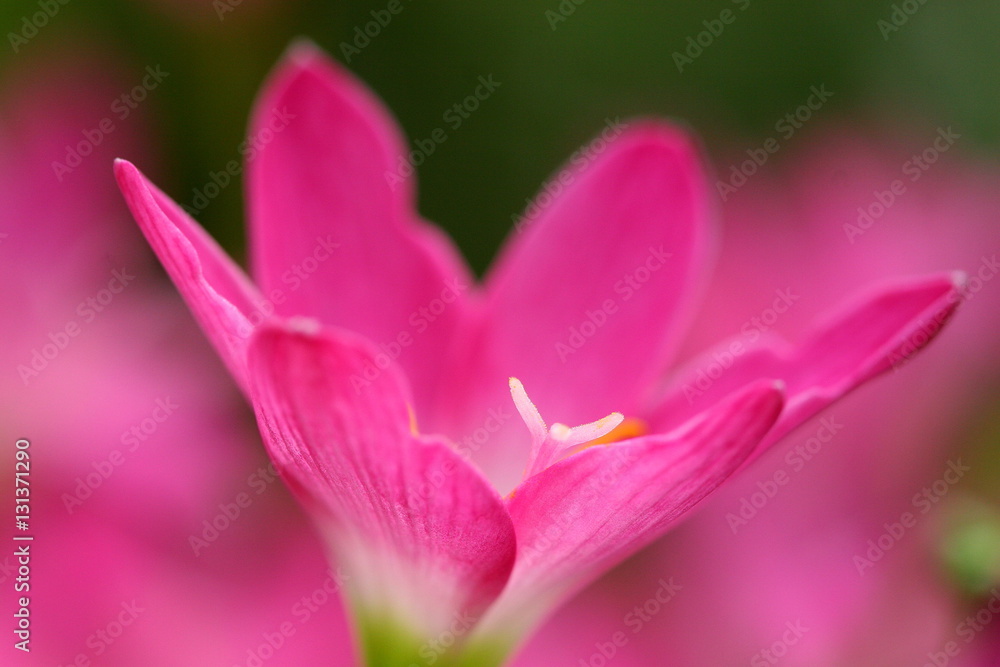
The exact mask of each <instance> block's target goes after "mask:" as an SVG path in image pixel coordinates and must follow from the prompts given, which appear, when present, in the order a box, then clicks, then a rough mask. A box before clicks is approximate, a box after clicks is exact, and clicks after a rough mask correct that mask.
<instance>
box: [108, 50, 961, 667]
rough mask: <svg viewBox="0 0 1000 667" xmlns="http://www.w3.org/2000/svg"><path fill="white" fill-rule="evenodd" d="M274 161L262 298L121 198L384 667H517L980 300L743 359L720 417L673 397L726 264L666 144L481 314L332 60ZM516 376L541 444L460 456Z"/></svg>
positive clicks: (267, 128) (288, 123) (499, 428)
mask: <svg viewBox="0 0 1000 667" xmlns="http://www.w3.org/2000/svg"><path fill="white" fill-rule="evenodd" d="M276 119H280V120H278V122H277V123H276ZM251 133H252V136H254V137H257V138H263V137H265V136H266V137H267V141H266V142H263V141H262V144H263V145H262V146H261V147H260V150H259V151H258V153H257V155H256V157H255V159H254V160H252V161H250V163H249V164H248V191H249V210H250V236H251V241H252V258H253V266H254V269H255V276H256V282H251V281H250V279H249V278H247V277H246V275H245V274H244V273H243V272H242V271H241V270H240V269H239V267H238V266H237V265H236V264H235V263H234V262H232V260H230V259H229V258H228V257H226V256H225V254H224V253H222V251H221V250H220V249H219V247H218V246H217V245H216V244H215V243H214V242H213V241H212V239H211V238H210V237H209V236H208V235H207V234H206V233H205V232H204V231H203V230H202V229H201V228H200V227H198V225H197V223H195V222H194V221H193V220H192V219H191V218H189V217H188V216H187V215H186V214H185V213H184V211H183V210H182V209H181V207H180V206H178V205H177V204H175V203H174V202H172V201H171V200H170V199H169V198H168V197H167V196H166V195H164V194H163V193H162V192H161V191H159V190H158V189H157V188H156V187H155V186H153V185H152V184H150V183H149V182H148V181H147V180H146V179H145V177H143V176H142V175H141V174H140V173H139V172H138V170H136V169H135V167H133V166H132V165H131V164H129V163H127V162H124V161H119V162H118V163H117V164H116V173H117V176H118V180H119V184H120V186H121V188H122V191H123V193H124V194H125V197H126V200H127V201H128V203H129V205H130V207H131V209H132V211H133V214H134V215H135V217H136V219H137V221H138V222H139V225H140V227H141V228H142V230H143V232H144V233H145V234H146V236H147V239H148V240H149V241H150V244H151V245H152V247H153V248H154V250H155V251H156V252H157V254H158V255H159V256H160V259H161V261H162V262H163V263H164V265H165V266H166V268H167V270H168V272H169V273H170V275H171V277H172V278H173V279H174V281H175V282H176V284H177V286H178V288H179V289H180V291H181V292H182V294H183V295H184V296H185V298H186V299H187V301H188V304H189V306H190V307H191V308H192V310H193V311H194V313H195V315H196V317H197V318H198V319H199V321H200V323H201V324H202V326H203V328H204V329H205V331H206V333H207V334H208V336H209V338H210V339H211V340H212V342H213V343H214V344H215V346H216V349H217V350H218V351H219V353H220V354H221V356H222V357H223V359H224V360H225V362H226V363H227V365H228V367H229V369H230V371H231V373H232V374H233V376H234V377H235V378H236V380H237V382H238V383H239V384H240V386H241V387H242V388H243V390H244V391H245V393H246V394H247V395H248V397H249V398H250V400H251V401H252V402H253V404H254V407H255V410H256V412H257V417H258V423H259V425H260V428H261V431H262V433H263V435H264V439H265V444H266V445H267V447H268V450H269V452H270V454H271V456H272V457H273V459H274V460H275V461H276V462H277V464H278V465H279V466H280V468H281V470H282V472H283V474H284V476H285V478H286V480H287V481H288V482H289V484H290V485H291V486H292V488H293V490H294V491H295V492H296V493H297V495H298V496H299V498H300V499H301V501H302V502H303V503H304V504H305V506H306V507H307V508H308V509H309V510H310V512H311V513H312V515H313V517H314V519H315V521H316V523H317V525H318V526H319V529H320V532H321V533H322V536H323V538H324V539H325V540H326V542H327V543H328V544H329V546H330V549H331V550H332V552H333V554H334V556H335V560H336V561H337V562H338V563H340V564H341V565H342V566H343V568H344V571H345V572H346V573H347V574H348V575H349V580H348V586H347V592H348V595H349V597H350V599H351V601H352V602H353V604H354V613H355V615H356V618H357V622H358V623H359V626H360V631H361V641H362V645H363V647H364V651H365V652H366V654H367V657H368V659H369V660H372V661H373V664H374V663H377V664H383V662H386V661H387V662H406V661H407V660H415V659H419V658H425V657H426V656H425V651H428V650H431V652H435V657H436V658H437V657H441V654H442V653H444V652H447V653H449V654H456V653H461V654H462V655H461V657H460V658H458V659H459V660H464V661H467V663H468V664H480V665H487V664H499V662H500V661H501V660H502V659H503V656H504V655H505V654H506V653H507V652H508V651H509V650H510V649H511V648H512V646H513V645H516V644H517V643H518V642H519V641H520V640H521V638H522V637H523V636H524V635H525V634H526V633H527V632H529V631H530V630H531V629H532V627H533V626H534V625H535V624H536V623H537V622H538V621H539V620H540V619H541V618H543V617H544V616H546V615H547V614H548V613H549V612H550V611H551V610H552V609H553V608H554V607H555V606H556V605H557V604H558V603H560V602H561V601H562V600H563V599H565V598H566V596H567V595H569V594H570V593H572V592H573V591H575V590H577V589H578V588H579V587H581V586H582V585H583V584H585V583H586V582H587V581H589V580H591V579H592V578H593V577H595V576H597V575H598V574H600V573H601V572H602V571H604V570H605V569H607V568H608V567H610V566H612V565H613V564H615V563H617V562H619V561H621V560H622V559H623V558H625V557H626V556H627V555H629V554H630V553H633V552H634V551H636V550H637V549H639V548H640V547H642V546H643V545H645V544H647V543H649V542H650V541H651V540H652V539H654V538H655V537H657V536H658V535H659V534H661V533H663V532H664V531H665V530H667V529H668V528H669V527H670V526H671V525H673V524H674V523H675V522H676V521H677V520H678V519H679V518H680V517H681V516H683V515H684V514H685V513H686V512H687V511H688V510H689V509H690V508H691V507H692V506H693V505H695V504H696V503H698V502H699V501H700V500H701V499H702V498H703V497H705V496H706V495H707V494H708V493H710V492H711V491H712V490H714V489H715V488H716V487H717V486H718V485H719V484H720V483H721V482H722V481H724V480H725V479H726V478H727V477H728V476H729V475H730V474H732V473H733V472H735V471H736V470H737V469H738V468H740V467H741V466H742V465H744V464H745V463H746V462H747V461H749V460H750V459H751V458H754V457H755V456H757V455H758V454H759V453H761V452H762V451H763V450H764V449H765V448H766V447H768V446H770V445H771V444H773V443H774V442H775V441H776V440H777V439H778V438H780V437H781V436H782V435H784V434H786V433H787V432H789V431H790V430H792V429H793V428H794V427H795V426H797V425H798V424H800V423H802V422H803V421H804V420H806V419H808V418H809V417H811V416H812V415H814V414H816V413H817V412H818V411H819V410H821V409H823V408H824V407H826V406H828V405H829V404H830V403H832V402H833V401H835V400H836V399H838V398H839V397H841V396H842V395H844V394H845V393H847V392H849V391H850V390H852V389H854V388H855V387H856V386H858V385H859V384H861V383H863V382H865V381H867V380H868V379H870V378H872V377H874V376H876V375H878V374H879V373H882V372H885V371H887V370H890V369H891V368H892V367H893V364H894V363H896V362H897V361H898V360H899V359H901V358H903V357H904V356H905V357H907V358H908V357H909V356H910V355H911V354H912V353H913V352H915V351H917V350H918V349H920V348H922V347H923V346H924V345H925V344H926V343H927V342H928V341H929V340H930V339H931V338H933V337H934V336H935V335H936V334H937V332H938V331H939V330H940V328H941V326H942V325H943V324H944V323H945V321H946V320H947V319H949V317H950V315H951V314H952V312H953V311H954V308H955V306H956V304H957V303H958V301H959V300H960V298H961V297H960V293H959V287H958V285H957V284H956V283H957V280H956V276H954V275H952V274H949V273H945V274H937V275H934V276H931V277H926V278H917V279H907V280H897V281H894V282H892V283H890V284H887V285H884V286H882V287H879V288H876V289H872V288H869V289H868V291H867V293H866V294H865V295H864V296H862V297H861V298H859V299H858V300H857V301H856V302H855V303H854V304H852V305H850V306H848V307H844V308H842V309H841V310H840V311H838V312H837V313H836V314H834V315H832V316H827V317H826V319H825V320H823V321H822V323H821V324H818V325H816V326H814V327H812V328H811V329H810V330H809V331H808V332H807V333H806V334H805V335H803V336H802V337H801V338H800V340H801V342H800V343H799V344H797V345H793V344H790V343H786V342H783V341H781V340H779V339H777V338H770V339H768V340H766V341H764V340H762V341H760V342H759V344H756V345H753V346H748V349H747V351H746V352H745V354H744V353H739V354H736V353H735V352H734V351H733V348H731V347H728V348H727V350H728V353H729V354H730V356H732V357H733V361H732V362H731V363H729V364H728V366H729V368H728V369H727V371H726V373H724V374H723V375H722V376H721V377H713V378H712V381H711V382H708V383H707V385H708V386H705V383H697V385H696V387H697V389H696V393H695V395H692V393H691V391H689V389H690V386H692V385H691V383H694V382H695V380H694V379H685V376H684V375H683V374H682V375H681V379H680V381H678V382H677V383H676V384H675V385H673V386H671V387H668V388H667V389H662V388H658V380H659V378H660V376H661V374H662V373H663V371H664V369H665V368H666V365H667V363H668V361H669V357H670V355H671V353H672V352H673V351H674V349H675V347H676V343H677V341H678V338H679V336H680V334H681V333H682V331H683V325H684V324H685V323H686V321H687V314H688V312H689V310H690V307H691V304H692V301H693V297H694V295H695V293H696V292H697V290H698V286H699V283H700V280H699V279H700V277H701V275H702V273H703V268H704V265H705V257H704V254H705V251H706V246H707V245H708V244H707V237H708V236H709V229H708V222H709V221H708V217H709V216H708V210H709V208H710V207H709V206H708V205H707V200H708V196H707V193H706V191H707V189H706V185H705V183H704V182H703V180H702V176H701V172H700V168H699V163H698V159H697V155H696V151H695V149H694V148H693V146H692V145H691V142H690V140H689V139H688V138H687V137H685V136H684V135H683V134H682V133H680V132H679V131H678V130H676V129H674V128H672V127H670V126H666V125H664V124H662V123H658V122H654V121H643V122H639V123H635V124H634V125H633V126H631V127H627V128H625V129H624V130H622V132H621V136H620V137H618V138H617V139H615V140H614V141H613V142H610V144H605V145H604V146H603V148H602V149H601V150H597V145H596V144H595V146H594V147H593V149H594V152H595V153H599V154H600V157H599V158H598V159H597V160H595V161H594V163H593V164H590V165H584V166H579V165H577V166H575V167H573V168H571V169H570V170H568V171H567V172H564V173H565V174H569V177H568V178H567V182H571V185H569V186H568V187H567V188H566V190H565V192H564V193H563V194H562V195H561V196H560V197H558V198H556V200H555V202H554V203H552V204H551V205H550V206H548V207H547V208H544V210H542V211H541V213H540V215H538V216H537V218H536V219H534V220H532V221H531V224H530V226H528V227H527V228H526V229H525V230H523V233H522V234H519V235H516V236H514V237H513V238H512V239H511V241H510V243H509V244H508V246H507V247H506V248H505V249H504V251H503V252H502V254H501V257H500V259H499V260H498V262H497V264H496V266H495V267H494V268H493V270H492V271H491V272H490V274H489V275H488V277H487V279H486V281H485V285H484V286H482V287H480V286H477V285H475V284H474V281H473V279H472V278H471V276H470V274H469V271H468V270H467V269H466V267H465V266H464V264H463V263H462V261H461V259H460V257H459V256H458V254H457V253H456V252H455V251H454V250H453V248H452V247H451V245H450V244H449V243H448V241H447V239H445V238H444V237H443V236H442V235H441V234H440V233H439V232H438V231H436V230H435V229H434V228H433V227H430V226H429V225H427V224H425V223H424V222H423V221H421V220H420V219H419V218H418V216H417V215H416V213H415V212H414V208H413V197H414V193H413V188H412V181H411V180H410V179H407V178H405V177H404V176H402V175H401V174H402V173H403V170H401V169H400V167H399V165H400V164H402V163H404V162H405V160H406V158H405V155H406V151H405V149H404V143H403V142H402V140H401V138H400V137H399V134H398V131H397V130H396V128H395V126H394V125H393V124H392V122H391V120H390V119H389V117H388V114H387V113H386V112H385V111H384V110H383V109H382V108H381V106H380V105H379V103H378V102H377V100H375V99H374V97H373V96H372V95H371V94H370V93H369V92H368V91H367V90H365V89H364V88H363V87H362V86H360V85H359V84H358V83H357V82H356V81H354V80H353V79H351V78H350V77H349V76H348V75H347V74H346V73H345V72H343V71H342V70H341V69H339V68H338V67H337V66H335V65H334V64H333V63H331V62H329V61H327V60H326V59H325V58H324V57H323V56H322V55H320V54H319V53H318V52H317V51H316V50H315V49H313V48H312V47H310V46H297V47H295V48H294V49H293V51H292V52H291V54H290V56H289V57H288V59H287V61H286V62H285V63H284V64H283V65H282V66H281V67H279V69H278V71H277V72H276V73H275V75H274V76H273V78H272V80H271V82H270V83H269V84H268V86H267V87H266V89H265V92H264V93H263V95H262V97H261V100H260V101H259V103H258V105H257V108H256V111H255V113H254V118H253V122H252V129H251ZM303 316H305V317H310V318H317V319H318V320H319V321H320V322H322V325H320V323H319V322H317V321H315V320H311V319H310V320H304V319H302V317H303ZM285 318H292V319H285ZM585 322H589V324H590V326H589V327H588V326H586V324H585ZM727 345H730V343H727ZM737 357H738V358H737ZM394 362H395V363H394ZM696 371H697V368H695V369H694V370H689V371H687V372H688V374H689V378H693V377H694V375H695V374H696ZM509 376H517V377H519V378H522V379H524V380H525V384H526V385H527V386H528V387H529V388H530V389H531V392H532V395H533V396H534V397H535V399H536V402H537V405H538V407H537V408H536V407H535V404H534V403H532V402H531V401H530V400H529V399H528V397H527V394H526V392H525V391H524V385H522V384H521V383H520V382H519V381H515V380H511V381H510V383H509V388H510V390H511V391H512V394H513V398H514V403H515V405H516V407H517V409H518V412H519V413H520V414H521V417H522V418H523V419H524V421H525V423H526V425H527V427H528V432H529V435H530V437H529V438H525V437H524V434H523V430H521V427H519V425H517V423H516V422H517V420H515V419H509V420H507V419H505V420H503V421H504V423H503V424H500V423H495V424H494V425H495V426H496V428H492V427H491V428H490V430H493V431H495V432H494V434H493V436H492V437H491V438H490V439H489V442H488V443H485V442H484V443H479V442H476V443H474V444H475V445H476V446H475V447H471V446H469V447H467V448H466V451H465V452H463V453H460V452H459V451H457V445H456V443H459V442H462V440H463V436H464V435H466V434H468V433H469V432H472V431H474V429H475V428H476V427H477V426H479V425H483V424H486V423H489V420H490V418H491V417H492V419H493V421H494V422H500V421H501V420H500V419H499V418H498V416H497V415H498V414H499V412H498V411H501V410H503V409H504V408H505V407H506V406H507V405H509V404H508V403H506V400H509V399H505V398H504V397H503V396H502V393H501V392H503V391H504V390H505V389H506V388H507V386H508V382H507V381H506V378H507V377H509ZM407 380H409V381H410V382H412V385H413V387H414V388H415V391H414V392H413V393H412V394H411V392H410V388H409V385H408V384H407ZM779 384H780V386H782V387H784V391H781V390H779V389H778V388H777V387H778V385H779ZM613 410H620V411H621V413H622V414H614V413H612V411H613ZM609 413H612V416H611V417H610V418H606V419H603V420H600V421H598V422H591V421H590V420H593V419H594V418H596V417H600V416H601V415H607V414H609ZM542 415H553V416H557V417H560V418H562V419H565V420H567V421H569V423H584V424H585V426H581V427H576V428H569V427H567V426H564V425H563V424H553V425H552V426H551V427H549V426H547V425H546V422H545V421H544V420H543V418H542ZM626 416H627V419H626ZM417 423H419V424H420V425H421V426H422V427H424V432H425V433H435V434H440V435H421V434H420V433H419V432H418V430H417ZM609 442H613V443H614V444H613V446H609V447H599V446H598V447H595V446H590V445H593V444H596V443H604V444H607V443H609ZM463 454H464V455H463ZM467 457H468V458H471V459H472V461H474V462H475V464H476V465H473V463H472V461H469V460H467ZM525 461H528V464H527V470H526V472H525V473H524V477H523V478H522V479H521V480H520V482H518V479H519V477H520V476H519V474H518V471H519V469H521V468H523V467H524V466H525ZM477 466H478V467H477ZM480 469H481V470H482V472H480ZM512 487H513V490H512V491H511V489H512ZM500 491H503V492H507V491H510V493H509V494H508V495H507V496H506V497H504V498H501V496H500ZM456 635H457V637H456ZM445 636H450V637H451V641H450V642H448V643H444V644H443V648H442V647H441V645H442V640H441V639H440V638H441V637H445ZM463 644H464V646H462V645H463ZM452 645H455V646H461V648H458V649H452V650H448V647H451V646H452ZM429 646H432V647H435V648H434V649H433V650H432V649H428V647H429ZM380 661H383V662H380ZM463 664H464V663H463Z"/></svg>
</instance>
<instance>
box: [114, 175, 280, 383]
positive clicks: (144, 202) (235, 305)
mask: <svg viewBox="0 0 1000 667" xmlns="http://www.w3.org/2000/svg"><path fill="white" fill-rule="evenodd" d="M115 177H116V178H117V179H118V187H119V188H121V191H122V194H124V195H125V200H126V202H127V203H128V206H129V208H130V209H131V210H132V215H133V216H134V217H135V219H136V222H138V223H139V227H140V228H141V229H142V233H143V234H145V235H146V239H147V240H148V241H149V244H150V245H151V246H152V248H153V250H154V251H155V252H156V254H157V256H158V257H159V258H160V261H161V262H162V263H163V266H164V268H166V270H167V273H168V274H170V277H171V278H172V279H173V281H174V283H175V284H176V285H177V289H178V290H179V291H180V293H181V295H183V297H184V299H185V300H186V301H187V304H188V306H189V307H190V308H191V310H192V312H193V313H194V315H195V318H196V319H197V320H198V323H199V324H201V326H202V329H204V331H205V333H206V335H207V336H208V338H209V339H210V340H211V341H212V343H213V344H214V345H215V348H216V350H217V351H218V352H219V354H220V355H221V356H222V359H223V361H225V363H226V366H227V367H228V368H229V371H230V373H232V375H233V377H234V378H235V379H236V381H237V383H238V384H239V385H240V387H241V388H242V389H244V391H245V390H246V382H247V379H246V347H247V341H248V339H249V336H250V333H251V332H252V330H253V327H254V325H256V324H259V323H260V321H261V320H262V319H263V318H264V314H265V313H264V312H263V311H262V310H261V309H260V304H262V303H263V300H262V297H261V294H260V293H259V292H258V291H257V288H256V287H255V286H254V285H253V284H252V283H251V282H250V280H249V279H248V278H247V276H246V274H245V273H243V270H242V269H240V267H239V266H237V265H236V263H235V262H233V260H232V259H230V257H229V256H228V255H226V253H225V252H224V251H223V250H222V249H221V248H220V247H219V245H218V244H217V243H216V242H215V241H214V240H213V239H212V237H211V236H209V235H208V234H207V233H206V232H205V230H204V229H202V228H201V227H200V226H199V225H198V223H197V222H195V221H194V220H192V219H191V218H190V216H188V215H187V213H185V212H184V211H183V210H182V209H181V208H180V207H179V206H178V205H177V204H176V203H174V202H173V201H172V200H171V199H170V198H169V197H167V196H166V195H165V194H163V192H161V191H160V190H159V188H157V187H156V186H155V185H153V184H152V183H150V182H149V180H147V179H146V177H145V176H143V175H142V173H140V172H139V170H138V169H136V168H135V166H133V165H132V164H131V163H129V162H126V161H125V160H116V161H115Z"/></svg>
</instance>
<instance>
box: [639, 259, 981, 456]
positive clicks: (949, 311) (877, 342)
mask: <svg viewBox="0 0 1000 667" xmlns="http://www.w3.org/2000/svg"><path fill="white" fill-rule="evenodd" d="M963 282H964V276H962V275H961V274H947V275H936V276H930V277H923V278H917V279H911V280H907V281H902V282H898V283H896V284H893V285H890V286H885V287H881V288H879V289H876V290H873V291H871V292H870V293H868V294H867V295H864V296H862V297H861V298H859V299H858V300H857V301H856V302H855V303H853V304H850V305H848V306H847V307H846V308H843V309H842V310H840V311H839V312H837V313H835V314H833V315H832V316H830V317H828V318H826V321H825V323H822V324H819V325H817V326H816V327H815V328H814V330H813V332H812V333H811V334H810V335H808V336H806V338H805V340H804V341H803V342H802V343H800V344H799V345H797V346H792V345H790V344H789V343H787V342H785V341H783V340H781V339H779V338H776V337H771V338H768V339H763V338H762V339H761V341H760V342H759V344H757V345H754V346H749V345H747V344H745V343H740V344H741V345H742V348H739V347H737V348H733V347H732V345H733V342H732V341H730V342H726V343H724V344H722V345H720V346H719V347H718V348H717V349H716V350H714V351H713V352H711V353H709V354H706V355H704V356H703V357H702V358H701V359H699V360H697V361H696V362H695V363H693V364H691V365H690V366H689V367H688V368H687V369H686V370H684V371H682V372H681V373H679V374H678V377H677V380H676V381H675V382H673V383H672V385H671V388H670V390H669V391H668V392H667V395H666V398H665V399H664V400H663V402H662V403H661V404H660V405H659V406H658V407H657V408H656V410H655V412H654V415H653V417H652V418H651V420H650V426H651V428H652V429H653V430H662V429H668V428H672V427H673V426H675V425H677V424H679V423H683V421H684V420H685V419H688V418H690V416H691V415H693V414H696V413H698V412H699V411H701V410H703V409H705V407H706V406H709V405H712V404H713V403H715V402H716V401H718V400H720V399H721V398H722V397H724V396H726V395H727V394H729V393H730V392H732V391H734V390H736V389H738V388H740V387H742V386H745V385H746V384H748V383H750V382H754V381H756V380H759V379H760V378H778V379H781V380H783V381H784V382H785V384H786V386H787V394H788V401H787V407H786V408H785V411H784V412H783V413H782V415H781V419H780V420H779V421H778V423H777V424H776V425H775V427H774V429H772V430H771V433H769V434H768V436H767V438H766V440H765V442H764V444H763V445H762V446H761V448H760V450H759V451H758V454H760V453H763V452H764V451H765V450H766V448H767V447H768V446H770V445H771V444H773V443H774V442H776V441H777V440H778V439H779V438H781V437H782V436H783V435H785V434H786V433H788V432H789V431H791V430H792V429H794V428H795V427H796V426H798V425H799V424H801V423H802V422H803V421H805V420H807V419H808V418H810V417H811V416H813V415H815V414H816V413H817V412H819V411H820V410H822V409H823V408H825V407H827V406H828V405H830V404H831V403H833V402H834V401H835V400H837V399H839V398H840V397H841V396H843V395H845V394H846V393H848V392H849V391H851V390H852V389H854V388H855V387H857V386H859V385H861V384H862V383H864V382H866V381H868V380H870V379H872V378H873V377H875V376H877V375H879V374H881V373H884V372H886V371H888V370H890V369H893V368H897V369H898V368H900V367H902V366H903V365H904V364H905V363H906V362H907V361H908V360H909V359H910V358H911V357H912V356H913V355H914V354H915V353H916V352H917V351H919V350H920V349H922V348H923V347H924V346H925V345H927V343H929V342H930V341H931V340H933V339H934V337H935V336H936V335H937V334H938V332H939V331H940V330H941V328H942V327H943V326H944V325H945V324H946V323H947V322H948V320H949V319H950V318H951V316H952V315H953V314H954V312H955V309H956V308H957V307H958V304H959V303H960V302H961V300H962V283H963ZM737 342H738V341H737ZM733 351H736V354H735V355H734V354H733ZM713 378H714V379H713ZM755 456H756V455H755Z"/></svg>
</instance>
